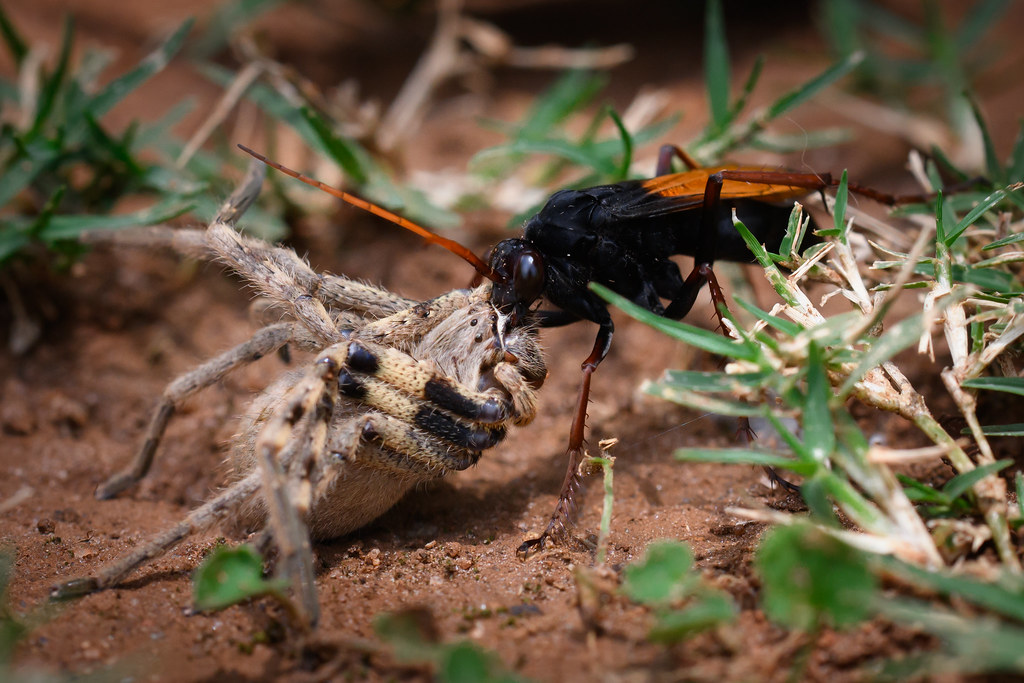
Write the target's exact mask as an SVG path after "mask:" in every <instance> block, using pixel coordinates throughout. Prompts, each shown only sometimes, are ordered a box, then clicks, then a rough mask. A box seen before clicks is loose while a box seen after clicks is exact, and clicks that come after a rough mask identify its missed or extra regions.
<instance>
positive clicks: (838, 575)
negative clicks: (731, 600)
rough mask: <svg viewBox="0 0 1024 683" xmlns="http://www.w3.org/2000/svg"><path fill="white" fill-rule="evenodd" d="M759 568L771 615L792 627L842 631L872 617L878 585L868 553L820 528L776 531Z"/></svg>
mask: <svg viewBox="0 0 1024 683" xmlns="http://www.w3.org/2000/svg"><path fill="white" fill-rule="evenodd" d="M754 564H755V567H756V568H757V571H758V573H759V574H760V576H761V578H762V581H763V586H764V592H763V606H764V610H765V612H766V613H767V614H768V616H769V617H770V618H771V619H772V620H774V621H776V622H779V623H781V624H783V625H785V626H787V627H789V628H795V629H800V630H804V631H812V630H816V629H818V628H820V627H821V626H824V625H831V626H834V627H836V628H842V627H844V626H851V625H853V624H856V623H858V622H860V621H863V620H864V619H866V618H868V617H869V616H870V612H871V607H870V605H871V604H872V602H873V599H874V596H875V594H876V591H877V582H876V580H875V577H874V576H873V575H872V573H871V572H870V571H869V569H868V566H867V563H866V561H865V557H864V555H863V554H862V553H861V552H860V551H857V550H854V549H853V548H851V547H850V546H848V545H846V544H844V543H842V542H840V541H838V540H837V539H835V538H833V537H832V536H828V535H827V534H825V533H824V532H822V531H820V530H818V529H816V528H814V527H811V526H809V525H793V526H785V527H777V528H775V529H772V530H771V531H769V532H768V534H767V535H766V537H765V538H764V540H763V541H762V542H761V546H760V548H758V551H757V555H756V557H755V560H754Z"/></svg>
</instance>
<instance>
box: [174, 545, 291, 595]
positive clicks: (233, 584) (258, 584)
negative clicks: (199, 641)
mask: <svg viewBox="0 0 1024 683" xmlns="http://www.w3.org/2000/svg"><path fill="white" fill-rule="evenodd" d="M287 586H288V582H287V581H285V580H284V579H275V580H273V581H267V580H266V579H264V578H263V558H262V557H260V555H259V553H257V552H256V551H255V550H253V549H252V547H250V546H248V545H240V546H238V547H237V548H228V547H225V546H221V547H219V548H217V549H215V550H214V551H213V552H212V553H211V554H210V556H209V557H207V558H206V559H205V560H204V561H203V563H202V564H201V565H200V566H199V569H197V570H196V574H195V577H194V579H193V589H194V596H195V605H196V608H198V609H201V610H220V609H224V608H225V607H230V606H231V605H236V604H238V603H240V602H244V601H245V600H248V599H250V598H255V597H260V596H264V595H271V594H276V593H279V592H280V591H282V590H284V589H285V588H287Z"/></svg>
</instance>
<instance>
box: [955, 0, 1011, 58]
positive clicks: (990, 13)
mask: <svg viewBox="0 0 1024 683" xmlns="http://www.w3.org/2000/svg"><path fill="white" fill-rule="evenodd" d="M1009 5H1010V3H1009V2H1008V0H985V1H983V2H977V3H974V4H973V5H972V6H971V8H970V11H969V12H966V13H965V14H964V17H963V19H962V20H961V21H960V25H959V26H957V29H956V33H955V35H954V37H953V40H954V42H955V44H956V47H957V49H958V50H959V51H960V52H966V51H967V50H969V49H970V48H972V47H975V44H976V43H977V42H978V41H979V40H981V38H982V36H984V35H985V33H986V32H987V31H988V30H989V29H990V28H992V25H993V24H995V23H996V21H997V20H998V19H999V17H1001V16H1002V15H1003V14H1005V13H1006V9H1007V7H1009Z"/></svg>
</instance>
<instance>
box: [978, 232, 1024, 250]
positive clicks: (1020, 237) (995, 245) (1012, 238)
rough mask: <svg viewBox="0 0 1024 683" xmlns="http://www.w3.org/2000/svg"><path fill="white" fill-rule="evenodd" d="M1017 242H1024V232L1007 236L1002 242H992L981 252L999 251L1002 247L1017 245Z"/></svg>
mask: <svg viewBox="0 0 1024 683" xmlns="http://www.w3.org/2000/svg"><path fill="white" fill-rule="evenodd" d="M1017 242H1024V232H1018V233H1015V234H1013V235H1007V236H1006V237H1004V238H1003V239H1001V240H996V241H995V242H990V243H989V244H986V245H985V246H984V247H982V248H981V250H982V251H991V250H992V249H999V248H1000V247H1008V246H1010V245H1011V244H1016V243H1017Z"/></svg>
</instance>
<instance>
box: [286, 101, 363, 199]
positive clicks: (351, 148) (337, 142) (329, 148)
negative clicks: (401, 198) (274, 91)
mask: <svg viewBox="0 0 1024 683" xmlns="http://www.w3.org/2000/svg"><path fill="white" fill-rule="evenodd" d="M299 116H301V117H302V118H303V119H304V120H305V121H306V123H308V124H309V127H310V128H311V129H312V130H313V132H314V133H315V134H316V136H317V138H319V140H320V143H321V145H322V146H323V149H324V150H325V151H326V152H327V156H328V157H330V158H331V159H333V160H334V161H335V162H336V163H337V164H338V165H339V166H340V167H341V168H342V169H343V170H344V171H345V173H347V174H348V175H349V176H351V177H352V179H353V180H355V181H356V182H357V183H360V184H362V183H365V182H366V170H365V169H364V168H363V164H362V163H361V162H360V160H359V153H360V151H361V150H360V149H359V147H358V145H357V144H356V143H353V142H351V141H349V140H347V139H345V138H344V137H342V136H340V135H335V133H334V131H333V130H331V127H330V126H329V125H328V124H327V122H326V121H324V120H323V118H321V117H320V116H319V115H318V114H317V113H316V112H314V111H312V110H311V109H309V107H300V108H299Z"/></svg>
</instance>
